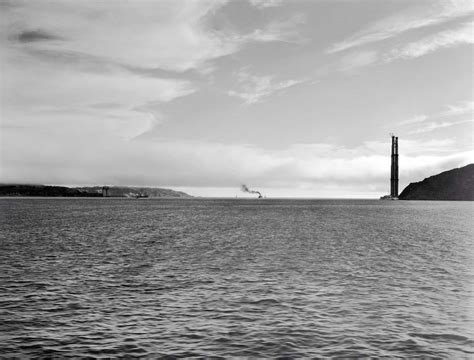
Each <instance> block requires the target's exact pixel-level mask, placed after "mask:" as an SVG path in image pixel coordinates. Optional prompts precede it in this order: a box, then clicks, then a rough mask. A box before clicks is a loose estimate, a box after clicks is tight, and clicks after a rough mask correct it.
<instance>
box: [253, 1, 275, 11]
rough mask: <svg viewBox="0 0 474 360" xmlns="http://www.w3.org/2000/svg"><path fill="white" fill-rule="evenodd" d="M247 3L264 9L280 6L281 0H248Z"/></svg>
mask: <svg viewBox="0 0 474 360" xmlns="http://www.w3.org/2000/svg"><path fill="white" fill-rule="evenodd" d="M249 3H250V4H251V5H252V6H255V7H257V8H259V9H264V8H269V7H276V6H281V5H282V4H283V0H249Z"/></svg>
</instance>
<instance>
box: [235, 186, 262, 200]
mask: <svg viewBox="0 0 474 360" xmlns="http://www.w3.org/2000/svg"><path fill="white" fill-rule="evenodd" d="M240 189H241V190H242V191H243V192H246V193H249V194H258V197H259V198H261V197H262V194H261V193H260V191H257V190H250V189H249V188H248V186H247V185H245V184H242V185H241V186H240Z"/></svg>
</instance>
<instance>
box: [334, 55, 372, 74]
mask: <svg viewBox="0 0 474 360" xmlns="http://www.w3.org/2000/svg"><path fill="white" fill-rule="evenodd" d="M377 60H378V53H377V52H376V51H374V50H364V51H357V52H353V53H351V54H348V55H345V56H344V57H342V58H341V59H340V60H339V62H338V70H340V71H351V70H354V69H357V68H361V67H364V66H368V65H371V64H373V63H375V62H377Z"/></svg>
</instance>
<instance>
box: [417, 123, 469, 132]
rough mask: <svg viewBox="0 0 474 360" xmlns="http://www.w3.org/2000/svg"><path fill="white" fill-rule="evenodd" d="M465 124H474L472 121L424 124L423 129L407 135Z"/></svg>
mask: <svg viewBox="0 0 474 360" xmlns="http://www.w3.org/2000/svg"><path fill="white" fill-rule="evenodd" d="M467 123H474V120H461V121H443V122H430V123H427V124H424V125H423V127H422V128H420V129H416V130H413V131H411V132H409V134H422V133H426V132H430V131H433V130H438V129H443V128H447V127H451V126H455V125H460V124H467Z"/></svg>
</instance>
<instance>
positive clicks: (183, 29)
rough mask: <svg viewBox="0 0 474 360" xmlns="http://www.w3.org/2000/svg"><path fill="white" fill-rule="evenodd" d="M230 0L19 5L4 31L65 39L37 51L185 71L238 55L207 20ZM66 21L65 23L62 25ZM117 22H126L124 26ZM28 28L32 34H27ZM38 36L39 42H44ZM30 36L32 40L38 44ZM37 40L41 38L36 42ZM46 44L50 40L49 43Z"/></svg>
mask: <svg viewBox="0 0 474 360" xmlns="http://www.w3.org/2000/svg"><path fill="white" fill-rule="evenodd" d="M224 4H225V1H206V0H202V1H186V0H185V1H181V2H180V3H179V4H178V3H175V2H171V1H157V2H141V3H140V6H136V4H133V3H130V2H128V1H125V0H117V1H114V4H113V6H111V4H110V3H108V2H80V3H78V2H72V1H61V2H54V3H51V4H50V6H45V4H44V2H41V1H37V2H26V1H21V0H18V2H17V6H16V7H14V8H12V9H10V10H8V13H7V14H5V16H4V19H5V20H6V21H4V22H3V21H2V23H4V24H3V25H2V31H4V32H6V33H9V34H11V33H13V34H14V33H18V32H24V31H30V30H28V29H29V28H31V27H32V26H33V27H34V28H37V29H41V34H60V37H61V38H64V39H67V41H63V42H60V43H58V42H54V41H30V42H28V45H29V46H32V47H34V48H36V49H42V50H50V51H63V52H66V53H67V52H72V53H83V54H88V55H90V56H95V57H97V58H102V59H107V60H108V61H111V62H115V63H121V64H127V65H133V66H138V67H147V68H162V69H167V70H176V71H185V70H187V69H191V68H197V67H199V66H200V65H202V64H203V63H205V62H206V61H208V60H210V59H214V58H217V57H219V56H222V55H224V54H229V53H232V52H233V51H234V45H233V44H228V43H226V41H225V38H223V37H221V36H220V34H218V33H215V32H212V31H209V29H208V28H207V24H206V21H205V18H206V16H208V15H209V14H212V13H213V12H214V11H217V9H219V8H220V7H222V6H223V5H224ZM58 19H61V21H58ZM117 19H120V20H119V21H118V20H117ZM25 28H26V29H27V30H25ZM38 35H40V34H36V36H37V37H36V38H38ZM33 38H34V36H33V34H32V33H31V31H30V34H29V37H27V39H33ZM36 38H35V39H36ZM44 40H46V39H44Z"/></svg>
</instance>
